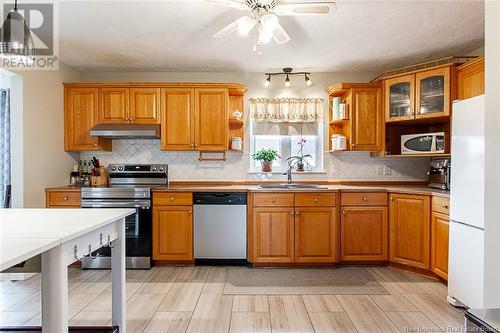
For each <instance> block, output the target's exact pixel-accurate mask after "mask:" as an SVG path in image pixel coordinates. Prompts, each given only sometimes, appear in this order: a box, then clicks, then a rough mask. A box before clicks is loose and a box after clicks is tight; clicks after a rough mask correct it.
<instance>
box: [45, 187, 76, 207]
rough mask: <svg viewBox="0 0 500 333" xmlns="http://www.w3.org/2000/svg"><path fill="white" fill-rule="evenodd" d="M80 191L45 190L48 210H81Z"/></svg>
mask: <svg viewBox="0 0 500 333" xmlns="http://www.w3.org/2000/svg"><path fill="white" fill-rule="evenodd" d="M80 196H81V194H80V190H67V191H66V190H63V191H60V190H49V189H47V190H45V207H46V208H80V205H81V200H80Z"/></svg>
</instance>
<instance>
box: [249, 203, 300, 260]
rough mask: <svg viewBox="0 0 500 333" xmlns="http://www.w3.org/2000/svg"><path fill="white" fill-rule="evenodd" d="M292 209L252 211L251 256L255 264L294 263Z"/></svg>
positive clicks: (257, 209) (255, 209)
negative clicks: (252, 255)
mask: <svg viewBox="0 0 500 333" xmlns="http://www.w3.org/2000/svg"><path fill="white" fill-rule="evenodd" d="M294 244H295V242H294V210H293V208H260V207H259V208H254V209H253V247H254V248H253V254H254V262H256V263H292V262H293V261H294Z"/></svg>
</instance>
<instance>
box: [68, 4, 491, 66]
mask: <svg viewBox="0 0 500 333" xmlns="http://www.w3.org/2000/svg"><path fill="white" fill-rule="evenodd" d="M244 13H245V12H241V11H238V10H236V9H231V8H227V7H223V6H219V5H216V4H212V3H207V2H205V1H203V0H179V1H103V0H100V1H62V2H60V3H59V17H60V23H59V36H60V42H59V43H60V44H59V47H60V52H59V53H60V59H61V61H62V62H64V63H66V64H68V65H69V66H72V67H74V68H76V69H78V70H80V71H152V70H158V71H160V70H161V71H175V72H184V71H186V72H190V71H203V72H216V71H217V72H220V71H224V72H231V71H235V72H240V71H251V72H257V71H263V70H270V69H280V68H282V67H286V66H290V67H294V68H296V69H308V70H312V71H325V72H331V71H379V70H385V69H388V68H393V67H395V66H400V65H406V64H411V63H415V62H419V61H424V60H430V59H435V58H439V57H444V56H449V55H463V54H465V53H467V52H469V51H471V50H472V49H474V48H476V47H478V46H480V45H481V43H482V41H483V39H484V2H483V1H472V0H468V1H467V0H466V1H421V0H415V1H401V0H399V1H353V0H351V1H342V0H339V1H338V2H337V10H336V12H335V13H334V14H333V15H327V16H315V17H304V16H302V17H281V18H280V23H282V25H283V26H284V27H285V29H286V30H287V31H288V33H289V34H290V36H291V37H292V41H291V42H289V43H288V44H285V45H281V46H279V45H276V44H275V43H274V41H271V42H270V43H269V44H266V45H265V46H264V48H263V55H262V56H261V57H259V56H258V55H257V54H256V53H255V52H253V51H252V38H250V37H248V38H244V37H240V36H239V35H238V34H237V33H235V34H233V35H231V36H229V37H227V38H224V39H215V38H213V37H212V35H213V34H214V33H215V32H217V31H218V30H219V29H221V28H222V27H224V26H225V25H227V24H228V23H230V22H232V21H233V20H235V19H236V18H238V17H240V16H241V15H243V14H244Z"/></svg>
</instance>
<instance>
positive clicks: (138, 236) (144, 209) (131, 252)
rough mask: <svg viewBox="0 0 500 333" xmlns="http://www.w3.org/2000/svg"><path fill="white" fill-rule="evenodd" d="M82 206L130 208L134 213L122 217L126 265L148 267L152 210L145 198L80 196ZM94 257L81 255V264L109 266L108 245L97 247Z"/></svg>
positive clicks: (83, 265)
mask: <svg viewBox="0 0 500 333" xmlns="http://www.w3.org/2000/svg"><path fill="white" fill-rule="evenodd" d="M82 208H104V209H106V208H134V209H135V214H133V215H129V216H127V217H126V219H125V237H126V247H125V254H126V257H127V258H126V267H127V268H128V269H149V268H151V262H152V261H151V258H152V252H153V251H152V221H153V218H152V212H151V202H150V201H149V200H130V201H125V200H120V201H113V200H82ZM93 254H94V256H96V255H97V258H96V259H91V258H88V257H84V260H83V261H82V268H87V269H96V268H97V269H99V268H111V258H110V256H111V249H110V248H109V247H104V248H101V249H99V250H97V251H94V252H93Z"/></svg>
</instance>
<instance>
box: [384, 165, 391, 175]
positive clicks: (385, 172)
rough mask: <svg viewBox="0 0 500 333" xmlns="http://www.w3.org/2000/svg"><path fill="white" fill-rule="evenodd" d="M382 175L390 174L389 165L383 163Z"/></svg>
mask: <svg viewBox="0 0 500 333" xmlns="http://www.w3.org/2000/svg"><path fill="white" fill-rule="evenodd" d="M384 175H386V176H390V175H391V166H390V165H385V166H384Z"/></svg>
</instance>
